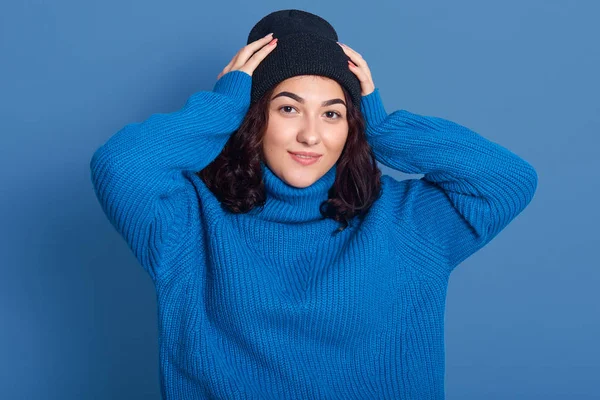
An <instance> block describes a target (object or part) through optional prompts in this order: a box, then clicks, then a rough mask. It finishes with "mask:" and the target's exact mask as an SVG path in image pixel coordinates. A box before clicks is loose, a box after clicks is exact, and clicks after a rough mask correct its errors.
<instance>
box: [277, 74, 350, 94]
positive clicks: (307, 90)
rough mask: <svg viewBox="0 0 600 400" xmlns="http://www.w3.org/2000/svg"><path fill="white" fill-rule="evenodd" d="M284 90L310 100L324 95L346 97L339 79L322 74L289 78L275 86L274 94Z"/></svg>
mask: <svg viewBox="0 0 600 400" xmlns="http://www.w3.org/2000/svg"><path fill="white" fill-rule="evenodd" d="M284 90H285V91H288V92H292V93H295V94H297V95H299V96H301V97H304V98H306V99H308V100H310V99H311V98H314V99H316V100H320V99H322V98H324V97H327V99H330V98H332V97H333V96H338V97H341V98H344V92H343V90H342V87H341V86H340V84H339V83H338V82H337V81H335V80H334V79H331V78H328V77H326V76H320V75H298V76H293V77H291V78H288V79H286V80H284V81H282V82H280V83H279V84H278V85H277V86H276V87H275V89H274V91H273V94H277V93H279V92H281V91H284Z"/></svg>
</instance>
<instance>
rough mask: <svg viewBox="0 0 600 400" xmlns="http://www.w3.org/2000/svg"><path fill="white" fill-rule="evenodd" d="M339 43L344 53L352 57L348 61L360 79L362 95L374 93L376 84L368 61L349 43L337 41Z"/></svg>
mask: <svg viewBox="0 0 600 400" xmlns="http://www.w3.org/2000/svg"><path fill="white" fill-rule="evenodd" d="M337 44H339V45H340V47H341V48H342V49H343V50H344V53H346V55H347V56H348V57H350V61H348V68H350V71H352V72H353V73H354V75H356V77H357V78H358V80H359V81H360V87H361V96H367V95H369V94H371V93H373V91H374V90H375V84H374V83H373V78H372V77H371V71H370V70H369V66H368V65H367V62H366V61H365V60H364V59H363V58H362V56H361V55H360V54H359V53H357V52H356V51H354V50H352V49H351V48H350V47H348V46H347V45H345V44H342V43H340V42H337Z"/></svg>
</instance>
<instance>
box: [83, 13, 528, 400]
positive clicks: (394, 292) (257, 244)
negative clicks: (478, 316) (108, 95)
mask: <svg viewBox="0 0 600 400" xmlns="http://www.w3.org/2000/svg"><path fill="white" fill-rule="evenodd" d="M269 33H272V34H269ZM337 40H338V38H337V34H336V32H335V30H333V28H332V27H331V25H330V24H328V23H327V21H325V20H323V19H322V18H320V17H318V16H316V15H314V14H310V13H307V12H305V11H300V10H281V11H276V12H274V13H271V14H269V15H267V16H266V17H264V18H263V19H261V21H259V22H258V23H257V24H256V25H255V27H254V28H253V30H252V31H251V33H250V35H249V37H248V44H247V45H246V46H244V47H243V48H242V49H241V50H240V51H238V53H237V54H236V55H235V57H234V58H233V59H232V60H231V62H230V63H229V64H228V65H227V66H226V67H225V68H224V70H223V71H222V72H221V73H220V74H219V76H218V77H217V82H216V84H215V86H214V88H213V90H212V91H199V92H197V93H195V94H193V95H192V96H191V97H190V98H189V99H188V101H187V103H186V104H185V106H184V107H183V108H182V109H181V110H179V111H176V112H172V113H168V114H161V113H157V114H153V115H152V116H150V117H149V118H148V119H147V120H145V121H143V122H141V123H131V124H128V125H126V126H125V127H124V128H123V129H121V130H120V131H119V132H117V133H115V134H114V135H113V136H112V137H111V138H110V139H109V140H108V141H107V142H106V143H105V144H104V145H103V146H101V147H100V148H99V149H98V150H97V151H96V152H95V153H94V155H93V157H92V160H91V173H92V174H91V177H92V181H93V184H94V189H95V192H96V195H97V196H98V199H99V201H100V204H101V205H102V208H103V210H104V212H105V213H106V215H107V217H108V219H109V220H110V221H111V223H112V224H113V225H114V227H115V228H116V229H117V230H118V232H119V233H120V234H121V235H122V236H123V238H124V239H125V240H126V241H127V243H128V244H129V246H130V247H131V249H132V251H133V253H134V254H135V256H136V257H137V259H138V260H139V262H140V264H141V265H142V266H143V267H144V268H145V270H146V271H147V272H148V273H149V274H150V276H151V277H152V279H153V281H154V283H155V286H156V291H157V299H158V316H159V334H160V372H161V375H160V376H161V388H162V394H163V397H164V398H165V399H167V398H169V399H183V398H185V399H345V400H348V399H443V398H444V395H445V394H444V373H445V364H444V362H445V361H444V308H445V296H446V289H447V285H448V278H449V275H450V273H451V272H452V270H453V269H454V268H455V267H456V266H457V265H458V264H459V263H461V262H462V261H464V260H465V259H466V258H467V257H469V256H470V255H471V254H473V253H475V252H476V251H477V250H479V249H481V248H482V247H483V246H485V245H486V244H487V243H489V242H490V241H491V240H492V239H493V238H494V237H495V236H496V235H497V234H498V233H499V232H500V231H501V230H502V229H503V228H504V227H506V226H507V225H508V224H509V223H510V221H512V220H513V219H514V218H515V217H516V216H517V215H518V214H519V213H520V212H521V211H522V210H523V209H524V208H525V207H526V206H527V205H528V203H529V202H530V201H531V199H532V198H533V195H534V192H535V190H536V186H537V174H536V172H535V170H534V168H533V167H532V166H531V165H530V164H529V163H527V162H526V161H524V160H523V159H521V158H520V157H518V156H517V155H515V154H514V153H512V152H511V151H509V150H508V149H506V148H504V147H502V146H500V145H499V144H496V143H494V142H492V141H490V140H487V139H485V138H484V137H483V136H480V135H479V134H477V133H475V132H473V131H472V130H470V129H468V128H466V127H464V126H461V125H458V124H457V123H454V122H451V121H448V120H445V119H441V118H436V117H428V116H422V115H417V114H414V113H411V112H409V111H406V110H398V111H395V112H393V113H391V114H389V115H388V114H387V113H386V112H385V109H384V107H383V104H382V102H381V97H380V96H379V90H378V89H377V88H376V87H375V85H374V83H373V79H372V77H371V73H370V71H369V67H368V65H367V62H366V61H365V60H364V59H363V58H362V57H361V55H360V54H359V53H357V52H356V51H354V50H353V49H351V48H350V47H349V46H345V45H342V44H339V43H337ZM376 161H379V162H381V163H383V164H384V165H386V166H389V167H391V168H394V169H396V170H399V171H402V172H405V173H410V174H424V176H423V177H422V178H420V179H407V180H403V181H397V180H395V179H394V178H392V177H390V176H385V175H384V176H381V173H380V171H379V169H378V168H377V164H376Z"/></svg>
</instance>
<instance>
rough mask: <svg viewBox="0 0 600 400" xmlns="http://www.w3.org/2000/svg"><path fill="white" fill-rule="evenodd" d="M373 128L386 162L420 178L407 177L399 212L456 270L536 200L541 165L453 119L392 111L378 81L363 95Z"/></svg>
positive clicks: (370, 134) (371, 135) (378, 153)
mask: <svg viewBox="0 0 600 400" xmlns="http://www.w3.org/2000/svg"><path fill="white" fill-rule="evenodd" d="M361 108H362V112H363V116H364V119H365V125H366V134H367V139H368V141H369V144H370V145H371V148H372V150H373V152H374V154H375V158H376V159H377V160H378V161H379V162H381V163H382V164H383V165H385V166H387V167H390V168H393V169H396V170H399V171H402V172H404V173H408V174H424V176H423V177H421V178H420V179H408V180H405V181H402V182H400V184H399V185H398V187H401V188H404V189H403V190H400V191H399V192H398V195H399V196H401V197H402V199H399V203H398V204H402V206H401V209H402V210H398V213H399V214H401V215H397V217H398V218H395V221H397V222H398V223H400V224H404V225H405V227H406V226H407V227H409V228H412V229H413V230H414V231H416V232H415V233H416V234H418V235H419V236H420V237H421V238H422V239H423V240H425V241H426V243H428V244H429V245H430V247H429V248H430V249H435V250H434V251H437V252H439V254H440V255H441V256H442V258H443V259H444V260H445V262H446V265H447V267H448V271H449V272H451V271H452V270H453V269H454V268H455V267H456V266H457V265H458V264H460V263H461V262H462V261H464V260H465V259H466V258H468V257H469V256H470V255H471V254H473V253H475V252H476V251H477V250H479V249H480V248H482V247H483V246H485V245H486V244H487V243H488V242H490V240H492V239H493V238H494V237H495V236H496V235H498V233H499V232H500V231H502V229H504V228H505V227H506V226H507V225H508V224H509V223H510V222H511V221H512V220H513V219H514V218H515V217H516V216H517V215H518V214H519V213H520V212H521V211H522V210H523V209H524V208H525V207H526V206H527V205H528V204H529V202H530V201H531V200H532V198H533V195H534V193H535V191H536V187H537V173H536V171H535V169H534V168H533V167H532V166H531V165H530V164H529V163H527V162H526V161H525V160H523V159H521V158H520V157H518V156H517V155H516V154H514V153H512V152H511V151H509V150H508V149H506V148H504V147H502V146H500V145H499V144H497V143H494V142H492V141H490V140H488V139H486V138H484V137H483V136H481V135H479V134H477V133H475V132H473V131H472V130H470V129H468V128H466V127H464V126H461V125H459V124H457V123H454V122H451V121H448V120H446V119H442V118H437V117H430V116H423V115H418V114H414V113H411V112H408V111H406V110H398V111H395V112H393V113H391V114H389V115H388V114H387V113H386V112H385V109H384V107H383V103H382V101H381V97H380V93H379V89H375V91H374V92H372V93H370V94H369V95H366V96H363V97H362V99H361Z"/></svg>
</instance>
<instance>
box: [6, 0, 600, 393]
mask: <svg viewBox="0 0 600 400" xmlns="http://www.w3.org/2000/svg"><path fill="white" fill-rule="evenodd" d="M599 4H600V3H598V2H593V1H550V0H544V1H541V0H535V1H534V0H528V1H523V0H521V1H517V0H508V1H504V2H498V1H495V2H482V1H475V0H471V1H466V0H460V1H453V2H446V1H420V2H401V1H386V2H374V1H369V2H352V1H329V2H317V1H310V2H308V1H306V2H302V3H298V2H290V1H261V2H248V1H227V2H216V3H214V4H209V3H206V2H200V1H195V2H192V1H169V2H167V1H163V2H160V1H139V0H136V1H132V0H125V1H124V0H119V1H116V0H107V1H103V2H81V1H74V0H71V1H67V0H56V1H53V2H50V1H41V0H38V1H19V2H11V3H9V4H3V7H2V12H1V13H0V57H1V62H0V87H1V89H0V93H1V98H0V117H1V118H0V121H1V124H2V129H1V132H2V142H1V146H0V163H1V164H0V177H1V183H2V185H1V188H2V193H3V194H2V196H1V197H0V213H1V214H0V219H1V221H2V223H1V225H0V226H1V228H2V233H1V238H0V239H1V240H0V246H2V248H1V254H2V263H1V265H2V278H1V279H0V304H2V306H1V308H0V321H1V329H0V343H1V349H0V354H1V355H2V356H1V358H0V388H1V389H0V397H1V398H2V399H159V398H160V388H159V375H158V336H157V316H156V299H155V294H154V287H153V285H152V281H151V279H150V277H149V276H147V275H146V274H145V272H144V271H143V269H142V268H141V267H140V266H139V265H138V264H137V262H136V260H135V258H134V256H133V254H132V253H131V252H130V250H129V249H128V247H127V245H126V243H125V242H124V241H123V239H121V237H120V236H118V234H117V232H116V231H115V230H114V229H113V227H112V226H111V225H110V223H109V221H108V220H107V219H106V217H105V216H104V214H103V213H102V210H101V208H100V205H99V203H98V202H97V200H96V198H95V196H94V192H93V189H92V186H91V182H90V171H89V161H90V158H91V156H92V154H93V152H94V151H95V150H96V149H97V148H98V147H99V146H100V145H101V144H102V143H103V142H104V141H106V140H107V139H108V138H109V137H110V136H111V135H112V134H114V133H115V132H117V131H118V130H119V129H121V128H122V127H123V126H124V125H125V124H127V123H130V122H135V121H142V120H144V119H146V118H148V117H149V116H150V115H151V114H152V113H155V112H170V111H175V110H177V109H179V108H180V107H182V106H183V105H184V103H185V101H186V99H187V98H188V97H189V96H190V95H191V94H192V93H194V92H196V91H200V90H212V87H213V85H214V82H215V80H216V76H217V74H218V73H219V72H220V71H221V70H222V69H223V67H224V66H225V65H226V64H227V63H228V62H229V61H230V60H231V58H232V57H233V56H234V54H235V53H236V52H237V51H238V50H239V49H240V48H241V47H243V46H244V45H245V44H246V39H247V35H248V32H249V31H250V29H251V28H252V26H253V25H254V24H255V23H256V22H257V21H258V20H259V19H260V18H262V17H263V16H264V15H266V14H268V13H269V12H271V11H274V10H277V9H283V8H300V9H304V10H306V11H310V12H313V13H316V14H318V15H321V16H323V17H324V18H325V19H327V20H328V21H330V22H331V23H332V24H333V26H334V27H335V28H336V30H337V31H338V35H339V38H340V41H342V42H344V43H347V44H348V45H349V46H350V47H352V48H353V49H355V50H356V51H358V52H359V53H361V54H362V55H363V57H364V58H365V60H366V61H367V62H368V63H369V66H370V68H371V72H372V74H373V79H374V82H375V84H376V86H377V87H378V88H380V92H381V95H382V98H383V100H384V104H385V107H386V110H387V111H388V113H390V112H393V111H395V110H397V109H401V108H402V109H406V110H409V111H412V112H415V113H420V114H424V115H434V116H439V117H443V118H447V119H450V120H453V121H455V122H457V123H460V124H462V125H465V126H467V127H469V128H471V129H472V130H474V131H476V132H478V133H479V134H481V135H483V136H485V137H486V138H488V139H490V140H493V141H495V142H497V143H499V144H501V145H503V146H505V147H507V148H508V149H510V150H511V151H513V152H515V153H516V154H518V155H519V156H521V157H522V158H524V159H525V160H527V161H528V162H530V163H531V164H532V165H533V166H534V167H535V168H536V170H537V172H538V177H539V183H538V189H537V192H536V195H535V197H534V199H533V201H532V202H531V204H530V205H529V207H528V208H527V209H526V210H525V211H524V212H523V213H522V214H520V215H519V216H518V217H517V218H516V219H515V220H514V221H513V222H512V223H511V224H510V225H509V226H508V227H507V228H506V229H505V230H504V231H503V232H501V233H500V234H499V236H498V237H497V238H495V239H494V240H493V241H492V242H491V243H490V244H489V245H487V246H486V247H485V248H483V249H482V250H480V251H479V252H478V253H476V254H474V255H473V256H471V257H470V258H469V259H468V260H467V261H465V262H464V263H463V264H461V265H460V266H459V267H458V268H457V269H456V270H455V271H454V272H453V274H452V275H451V279H450V286H449V291H448V297H447V309H446V345H447V352H446V392H447V398H448V399H546V400H549V399H566V398H568V399H592V398H596V399H597V398H599V396H600V389H598V377H599V376H600V361H599V360H600V346H599V341H598V338H599V337H600V322H599V311H598V310H599V303H600V301H599V295H598V293H600V291H599V289H598V288H599V286H600V271H599V270H600V262H599V261H598V247H599V245H600V235H599V233H598V223H599V222H600V218H599V212H598V194H599V191H600V187H599V186H600V180H599V179H598V172H599V171H600V157H599V156H598V145H599V144H600V139H599V138H600V129H599V126H600V124H599V122H600V101H599V97H598V93H599V78H598V71H600V51H599V47H598V38H600V28H599V25H598V23H597V19H598V14H599V12H600V5H599ZM381 169H382V171H383V172H384V173H387V174H391V175H393V176H395V177H397V178H399V179H404V178H415V177H420V175H417V176H408V175H403V174H402V173H400V172H398V171H393V170H390V169H387V168H386V167H384V166H381ZM594 204H596V206H594Z"/></svg>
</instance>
